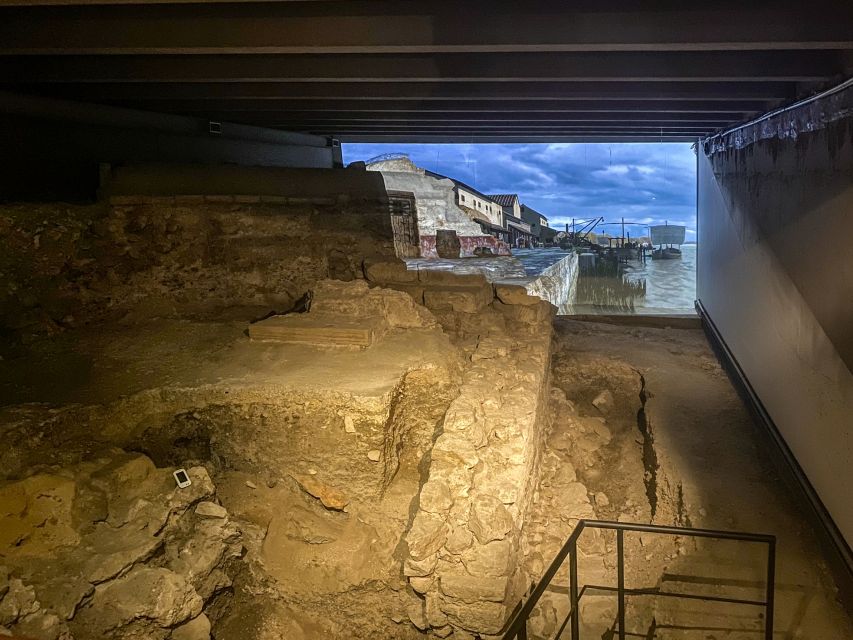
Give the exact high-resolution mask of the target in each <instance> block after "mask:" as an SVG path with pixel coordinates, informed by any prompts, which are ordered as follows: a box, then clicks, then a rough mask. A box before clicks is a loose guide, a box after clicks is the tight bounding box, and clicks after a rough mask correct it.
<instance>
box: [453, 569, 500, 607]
mask: <svg viewBox="0 0 853 640" xmlns="http://www.w3.org/2000/svg"><path fill="white" fill-rule="evenodd" d="M507 580H508V578H506V577H504V578H487V577H477V576H472V575H470V574H469V573H467V572H466V571H464V570H455V571H450V572H444V573H442V574H441V580H440V587H441V592H442V593H443V594H444V595H446V596H449V597H451V598H456V599H457V600H463V601H465V602H479V601H482V600H486V601H489V602H503V599H504V592H505V591H506V584H507Z"/></svg>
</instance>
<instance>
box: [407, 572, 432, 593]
mask: <svg viewBox="0 0 853 640" xmlns="http://www.w3.org/2000/svg"><path fill="white" fill-rule="evenodd" d="M409 584H410V585H412V589H414V590H415V591H416V592H417V593H426V592H427V591H429V590H430V589H432V585H433V584H435V576H433V575H429V576H413V577H411V578H409Z"/></svg>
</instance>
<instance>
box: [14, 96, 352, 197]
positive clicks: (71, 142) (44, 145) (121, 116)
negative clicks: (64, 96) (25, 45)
mask: <svg viewBox="0 0 853 640" xmlns="http://www.w3.org/2000/svg"><path fill="white" fill-rule="evenodd" d="M210 124H211V123H209V122H208V121H207V120H202V119H200V118H191V117H186V116H176V115H165V114H159V113H153V112H146V111H136V110H131V109H123V108H117V107H109V106H104V105H93V104H84V103H77V102H71V101H67V100H53V99H47V98H37V97H30V96H20V95H15V94H9V93H5V92H0V140H2V141H3V142H2V148H3V149H4V150H5V151H6V152H7V155H8V156H10V158H13V160H11V161H10V162H8V163H6V166H4V170H3V172H2V173H0V201H6V202H9V201H14V200H30V201H32V200H37V201H38V200H40V201H45V200H48V199H63V200H68V199H71V200H75V201H80V200H88V201H91V200H94V194H95V189H96V188H97V186H98V165H99V164H105V163H106V164H124V163H142V162H160V163H162V162H171V163H204V164H207V165H222V164H228V165H239V166H244V167H245V166H265V167H306V168H317V169H319V168H326V169H331V168H333V167H339V166H342V156H341V148H340V145H338V146H333V144H332V142H331V141H330V140H328V139H326V138H323V137H319V136H311V135H305V134H300V133H289V132H286V131H278V130H272V129H264V128H261V127H252V126H246V125H239V124H232V123H227V122H223V123H219V131H218V132H211V127H210Z"/></svg>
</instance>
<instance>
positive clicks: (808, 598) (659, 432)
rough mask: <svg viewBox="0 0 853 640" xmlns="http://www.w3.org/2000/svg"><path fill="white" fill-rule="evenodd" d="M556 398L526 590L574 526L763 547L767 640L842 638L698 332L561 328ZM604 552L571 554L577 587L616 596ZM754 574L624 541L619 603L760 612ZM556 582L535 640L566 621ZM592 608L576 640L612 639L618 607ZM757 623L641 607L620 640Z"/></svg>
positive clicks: (753, 618) (560, 322)
mask: <svg viewBox="0 0 853 640" xmlns="http://www.w3.org/2000/svg"><path fill="white" fill-rule="evenodd" d="M552 387H553V391H552V402H551V404H552V432H551V435H550V437H549V440H548V443H547V452H546V455H545V462H544V475H543V479H542V481H541V483H540V488H539V496H538V502H537V505H536V508H535V510H534V513H533V514H532V517H531V518H530V521H529V526H528V528H527V531H526V532H525V533H526V539H525V552H526V562H527V563H528V565H529V566H531V567H532V571H531V573H532V574H533V575H536V573H537V569H538V570H539V572H541V567H542V563H543V562H544V564H545V565H547V563H548V562H550V559H551V558H552V557H553V555H554V553H555V552H556V549H557V548H559V545H560V544H561V542H562V540H564V539H565V537H566V535H567V532H569V531H570V530H571V529H572V528H573V526H574V521H575V519H576V518H578V517H595V518H598V519H602V520H620V521H625V522H640V523H648V522H654V523H657V524H670V525H672V524H675V525H682V526H690V527H700V528H709V529H722V530H737V531H747V532H759V533H768V534H773V535H775V536H777V539H778V550H777V573H776V579H777V586H776V615H775V634H774V637H777V638H786V639H790V640H794V639H801V638H802V639H815V640H817V639H824V638H826V639H830V638H831V639H833V640H845V639H848V638H853V624H851V619H850V616H849V614H848V613H845V610H844V608H843V606H842V605H841V604H840V603H839V602H838V601H837V599H836V589H835V585H834V583H833V580H832V578H831V577H830V575H829V572H828V570H827V567H826V564H825V561H824V558H823V557H822V555H821V554H820V551H819V549H818V546H817V542H816V540H815V537H814V534H813V532H812V530H811V529H810V527H809V525H808V524H807V523H806V522H805V519H804V516H803V514H802V513H801V512H800V511H799V510H798V508H797V506H796V505H795V504H794V502H793V501H792V499H791V498H790V497H789V496H788V495H787V491H786V488H785V486H784V485H783V484H782V483H781V481H780V480H779V478H778V476H777V474H776V472H775V471H774V469H773V467H772V465H771V462H770V460H769V458H768V456H767V454H766V453H765V452H764V450H765V449H766V448H767V447H769V443H768V442H766V441H765V439H764V437H763V436H762V434H761V433H760V432H759V431H758V430H757V428H756V427H755V425H754V423H753V422H752V420H751V417H750V415H749V414H748V412H747V410H746V408H745V407H744V405H743V403H742V402H741V400H740V398H739V397H738V395H737V394H736V392H735V390H734V388H733V387H732V385H731V383H730V381H729V380H728V378H727V376H726V375H725V373H724V372H723V371H722V369H721V368H720V366H719V364H718V362H717V360H716V358H715V356H714V354H713V353H712V351H711V349H710V347H709V345H708V343H707V341H706V340H705V337H704V335H703V333H702V332H701V330H697V329H672V328H646V327H631V326H618V325H608V324H600V323H594V322H587V321H575V320H571V319H568V318H558V319H557V321H556V351H555V354H554V359H553V363H552ZM584 536H586V534H584ZM614 547H615V544H614V541H613V538H612V536H610V537H608V536H607V535H599V536H593V537H591V538H590V539H587V540H584V539H583V538H582V540H581V544H580V549H581V559H580V582H581V584H585V583H586V584H603V585H614V584H615V557H616V556H615V548H614ZM764 563H765V553H764V550H763V549H762V548H760V546H758V545H754V544H753V545H750V544H749V543H741V542H737V543H735V542H705V543H696V542H695V541H693V540H692V539H687V538H682V539H666V537H664V538H663V539H661V537H660V536H652V535H647V534H642V535H639V534H633V535H631V534H627V535H626V564H627V573H626V576H627V579H626V586H629V587H658V588H660V589H662V590H667V591H674V592H681V593H699V594H714V595H717V596H729V597H735V598H743V599H756V600H760V599H762V597H763V584H764V583H763V576H764V575H765V564H764ZM562 573H564V572H561V575H562ZM565 582H566V581H565V579H563V580H562V581H558V583H557V585H555V587H554V588H553V589H552V590H551V591H549V592H548V593H547V594H546V598H545V602H544V604H543V606H542V607H540V611H539V615H538V616H537V618H536V619H534V621H533V622H534V625H533V626H534V627H535V629H534V630H535V631H538V632H540V633H541V634H542V637H544V634H545V632H547V631H550V632H551V633H553V630H554V629H555V628H556V625H557V622H558V620H559V621H560V622H561V621H562V615H565V612H566V611H567V603H566V600H567V596H566V595H565ZM561 587H562V588H561ZM588 593H590V595H589V597H588V600H587V598H585V600H587V602H585V603H584V605H583V608H582V620H583V623H584V625H585V626H584V629H585V631H586V633H587V634H588V635H584V637H590V638H599V637H609V636H608V635H607V629H608V627H609V628H611V629H612V626H613V622H614V613H615V602H614V598H613V597H612V595H608V594H603V593H601V594H598V595H595V592H588ZM762 612H763V610H762V609H760V608H756V607H750V606H745V605H731V604H723V605H720V604H706V603H702V602H698V601H692V600H673V599H670V598H662V597H661V598H655V597H651V596H636V597H632V598H629V602H628V613H629V615H628V623H627V626H628V627H629V628H628V631H629V632H632V633H634V634H637V635H636V636H634V637H646V638H651V637H655V638H679V639H680V638H684V639H688V638H689V639H693V638H696V639H700V638H701V639H703V640H722V639H724V638H725V639H730V640H734V639H739V640H740V639H742V640H746V639H748V638H758V637H763V636H762V633H763V628H764V621H763V619H762ZM561 614H562V615H561ZM537 635H538V634H537ZM563 637H568V633H567V632H566V633H565V634H564V635H563Z"/></svg>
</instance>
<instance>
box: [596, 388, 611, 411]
mask: <svg viewBox="0 0 853 640" xmlns="http://www.w3.org/2000/svg"><path fill="white" fill-rule="evenodd" d="M613 403H614V400H613V394H612V393H611V392H610V390H609V389H605V390H604V391H602V392H601V393H599V394H598V395H597V396H595V398H593V400H592V404H593V406H594V407H595V408H596V409H598V410H599V411H600V412H601V413H602V415H605V416H606V415H607V414H609V413H610V412H611V411H612V410H613Z"/></svg>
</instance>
